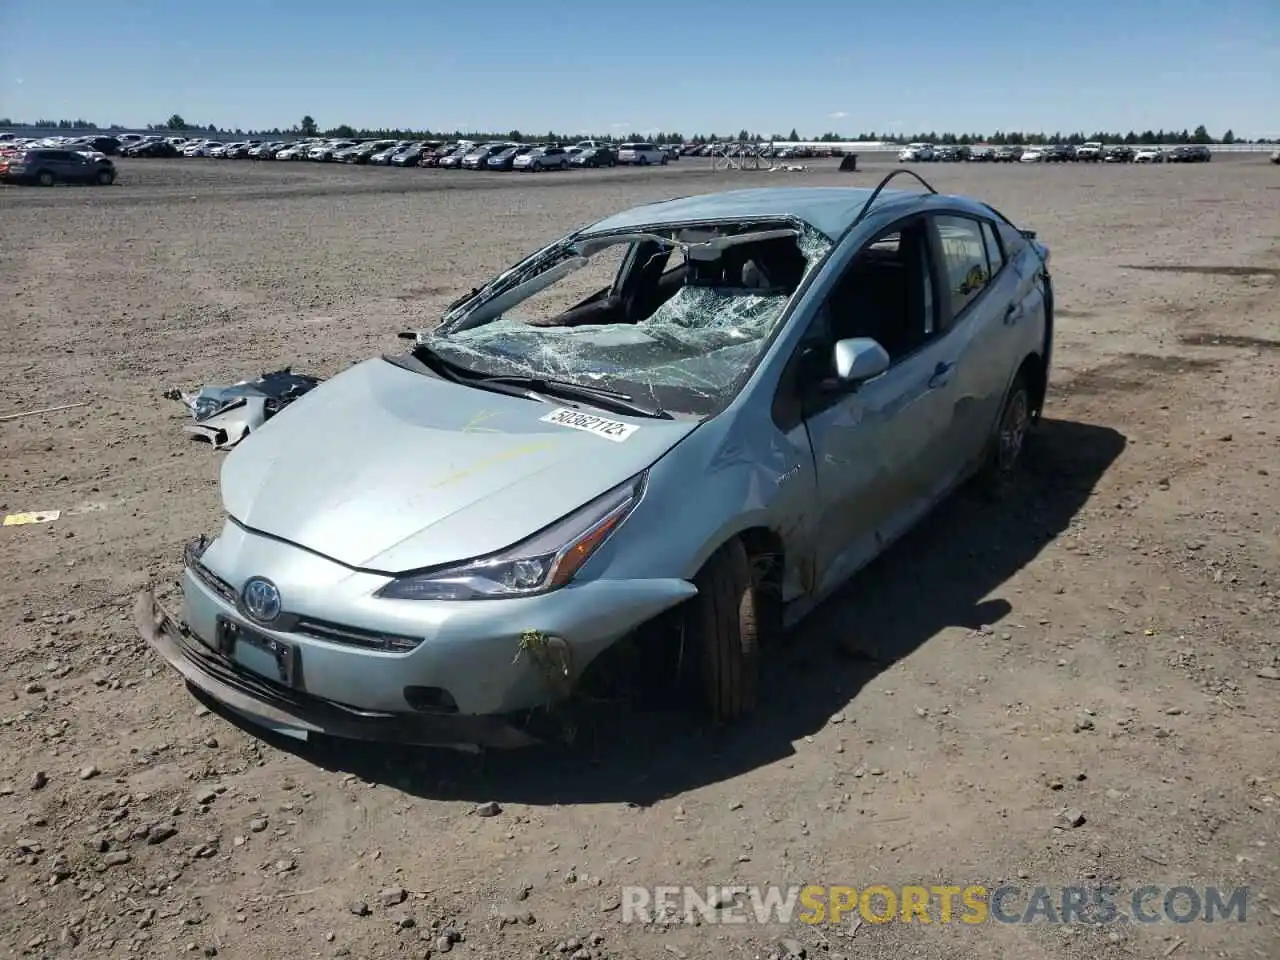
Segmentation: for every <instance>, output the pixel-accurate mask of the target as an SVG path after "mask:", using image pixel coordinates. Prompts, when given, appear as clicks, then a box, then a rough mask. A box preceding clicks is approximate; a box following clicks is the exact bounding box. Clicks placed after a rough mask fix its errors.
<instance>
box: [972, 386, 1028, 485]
mask: <svg viewBox="0 0 1280 960" xmlns="http://www.w3.org/2000/svg"><path fill="white" fill-rule="evenodd" d="M1034 424H1035V420H1034V407H1033V400H1032V397H1031V384H1030V380H1029V379H1028V377H1027V374H1026V371H1025V370H1020V371H1018V375H1017V376H1016V377H1015V378H1014V380H1013V383H1012V384H1011V385H1010V387H1009V392H1008V393H1007V394H1006V395H1005V398H1004V404H1003V405H1002V406H1001V408H1000V416H999V418H998V419H997V420H996V425H995V429H994V431H993V433H992V435H991V440H990V441H989V443H988V447H987V454H986V457H985V459H984V462H983V465H982V471H981V475H980V476H981V480H982V483H983V486H985V487H987V488H988V489H990V490H992V491H995V492H999V491H1002V490H1004V489H1005V488H1006V487H1007V486H1008V485H1009V484H1010V483H1011V482H1012V481H1013V479H1014V478H1015V477H1016V476H1017V474H1018V471H1019V468H1020V467H1021V466H1022V460H1023V456H1022V455H1023V451H1024V450H1025V448H1026V445H1027V437H1028V435H1029V434H1030V433H1031V429H1032V427H1033V426H1034Z"/></svg>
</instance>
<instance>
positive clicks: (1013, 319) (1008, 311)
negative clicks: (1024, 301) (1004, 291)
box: [1004, 303, 1022, 325]
mask: <svg viewBox="0 0 1280 960" xmlns="http://www.w3.org/2000/svg"><path fill="white" fill-rule="evenodd" d="M1021 318H1022V307H1021V306H1020V305H1018V304H1016V303H1011V304H1009V306H1007V307H1005V308H1004V322H1005V324H1006V325H1009V324H1014V323H1017V322H1018V321H1019V320H1020V319H1021Z"/></svg>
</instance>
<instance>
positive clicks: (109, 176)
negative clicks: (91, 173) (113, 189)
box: [98, 170, 116, 187]
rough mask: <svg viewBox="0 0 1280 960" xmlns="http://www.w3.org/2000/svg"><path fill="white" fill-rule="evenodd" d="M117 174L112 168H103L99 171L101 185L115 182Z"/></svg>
mask: <svg viewBox="0 0 1280 960" xmlns="http://www.w3.org/2000/svg"><path fill="white" fill-rule="evenodd" d="M115 179H116V175H115V174H114V173H112V172H111V171H110V170H101V171H99V172H98V183H99V185H101V186H104V187H109V186H111V184H112V183H114V182H115Z"/></svg>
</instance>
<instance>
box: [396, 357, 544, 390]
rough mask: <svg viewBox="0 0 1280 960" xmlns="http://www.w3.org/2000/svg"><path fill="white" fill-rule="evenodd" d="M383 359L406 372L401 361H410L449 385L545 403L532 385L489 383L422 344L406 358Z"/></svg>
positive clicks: (498, 380)
mask: <svg viewBox="0 0 1280 960" xmlns="http://www.w3.org/2000/svg"><path fill="white" fill-rule="evenodd" d="M385 359H387V360H389V361H390V362H391V363H394V364H396V366H399V367H404V368H405V369H406V370H409V369H413V368H412V367H411V366H409V365H407V364H405V363H404V362H403V360H404V359H411V360H412V361H413V363H414V364H417V365H419V366H421V367H424V368H425V369H427V370H429V371H430V372H432V373H434V374H436V375H437V376H440V377H443V378H444V379H446V380H448V381H449V382H451V383H460V384H462V385H463V386H464V387H480V388H481V389H483V390H492V391H493V392H494V393H503V394H506V395H507V396H509V397H521V398H522V399H525V400H533V401H535V402H537V403H546V402H547V398H546V397H544V396H541V395H540V394H538V393H536V392H535V391H534V389H532V384H524V383H506V382H504V381H503V380H502V379H501V378H497V379H496V381H495V382H490V378H489V377H487V376H485V375H484V374H482V373H477V372H476V371H474V370H472V369H470V368H469V367H464V366H462V365H461V364H457V363H454V362H453V361H452V360H446V359H445V358H444V357H442V356H440V354H438V353H436V352H435V351H434V350H432V349H431V348H430V347H428V346H426V345H425V344H422V343H419V344H418V345H417V346H415V347H414V348H413V352H412V353H410V354H409V355H408V357H407V358H397V357H386V358H385ZM414 372H417V373H420V372H421V371H419V370H415V371H414ZM522 387H529V388H530V389H521V388H522Z"/></svg>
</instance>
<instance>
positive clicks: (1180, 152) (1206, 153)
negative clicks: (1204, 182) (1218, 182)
mask: <svg viewBox="0 0 1280 960" xmlns="http://www.w3.org/2000/svg"><path fill="white" fill-rule="evenodd" d="M1168 159H1169V162H1170V163H1208V162H1209V161H1210V160H1212V159H1213V153H1212V152H1210V150H1209V148H1208V147H1205V146H1200V145H1197V146H1194V147H1190V146H1183V147H1174V148H1173V149H1172V150H1170V151H1169V157H1168Z"/></svg>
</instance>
